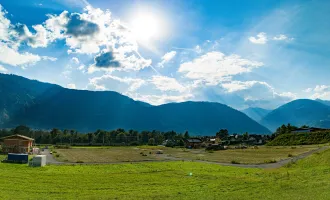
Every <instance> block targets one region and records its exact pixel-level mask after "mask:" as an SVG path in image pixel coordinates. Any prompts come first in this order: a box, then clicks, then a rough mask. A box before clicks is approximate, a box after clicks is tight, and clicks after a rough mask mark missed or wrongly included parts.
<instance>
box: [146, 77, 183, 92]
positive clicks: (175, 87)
mask: <svg viewBox="0 0 330 200" xmlns="http://www.w3.org/2000/svg"><path fill="white" fill-rule="evenodd" d="M150 82H151V83H152V84H154V85H155V86H156V88H157V89H159V90H161V91H178V92H184V91H185V90H186V88H185V87H184V86H183V85H181V84H180V83H179V82H178V81H177V80H176V79H174V78H170V77H167V76H160V75H158V76H152V78H151V80H150Z"/></svg>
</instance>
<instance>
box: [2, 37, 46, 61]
mask: <svg viewBox="0 0 330 200" xmlns="http://www.w3.org/2000/svg"><path fill="white" fill-rule="evenodd" d="M41 59H42V58H41V57H40V56H38V55H35V54H31V53H28V52H24V53H19V52H17V51H16V50H14V49H12V48H10V47H8V46H7V45H6V44H4V43H2V42H0V62H2V63H4V64H8V65H12V66H25V65H33V64H35V63H36V62H38V61H40V60H41Z"/></svg>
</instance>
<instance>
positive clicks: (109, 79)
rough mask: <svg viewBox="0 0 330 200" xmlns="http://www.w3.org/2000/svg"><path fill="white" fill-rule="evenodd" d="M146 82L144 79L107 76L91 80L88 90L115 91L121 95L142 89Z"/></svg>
mask: <svg viewBox="0 0 330 200" xmlns="http://www.w3.org/2000/svg"><path fill="white" fill-rule="evenodd" d="M143 84H145V81H144V80H142V79H138V78H136V79H134V78H128V77H124V78H120V77H117V76H113V75H111V74H105V75H103V76H100V77H94V78H91V79H89V84H88V85H87V89H93V90H113V91H118V92H121V93H127V92H134V91H136V90H137V89H138V88H140V87H141V86H142V85H143Z"/></svg>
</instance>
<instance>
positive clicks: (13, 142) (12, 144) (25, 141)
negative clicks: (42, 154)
mask: <svg viewBox="0 0 330 200" xmlns="http://www.w3.org/2000/svg"><path fill="white" fill-rule="evenodd" d="M0 141H1V148H2V152H3V153H29V152H30V151H31V150H32V145H33V141H34V139H32V138H29V137H27V136H24V135H18V134H16V135H10V136H7V137H3V138H0Z"/></svg>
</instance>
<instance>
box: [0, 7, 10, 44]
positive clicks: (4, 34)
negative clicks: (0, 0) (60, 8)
mask: <svg viewBox="0 0 330 200" xmlns="http://www.w3.org/2000/svg"><path fill="white" fill-rule="evenodd" d="M6 13H7V12H6V11H5V10H4V9H3V7H2V6H1V4H0V41H1V40H3V41H8V40H9V26H10V21H9V20H8V19H7V18H6V17H5V15H6Z"/></svg>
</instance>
